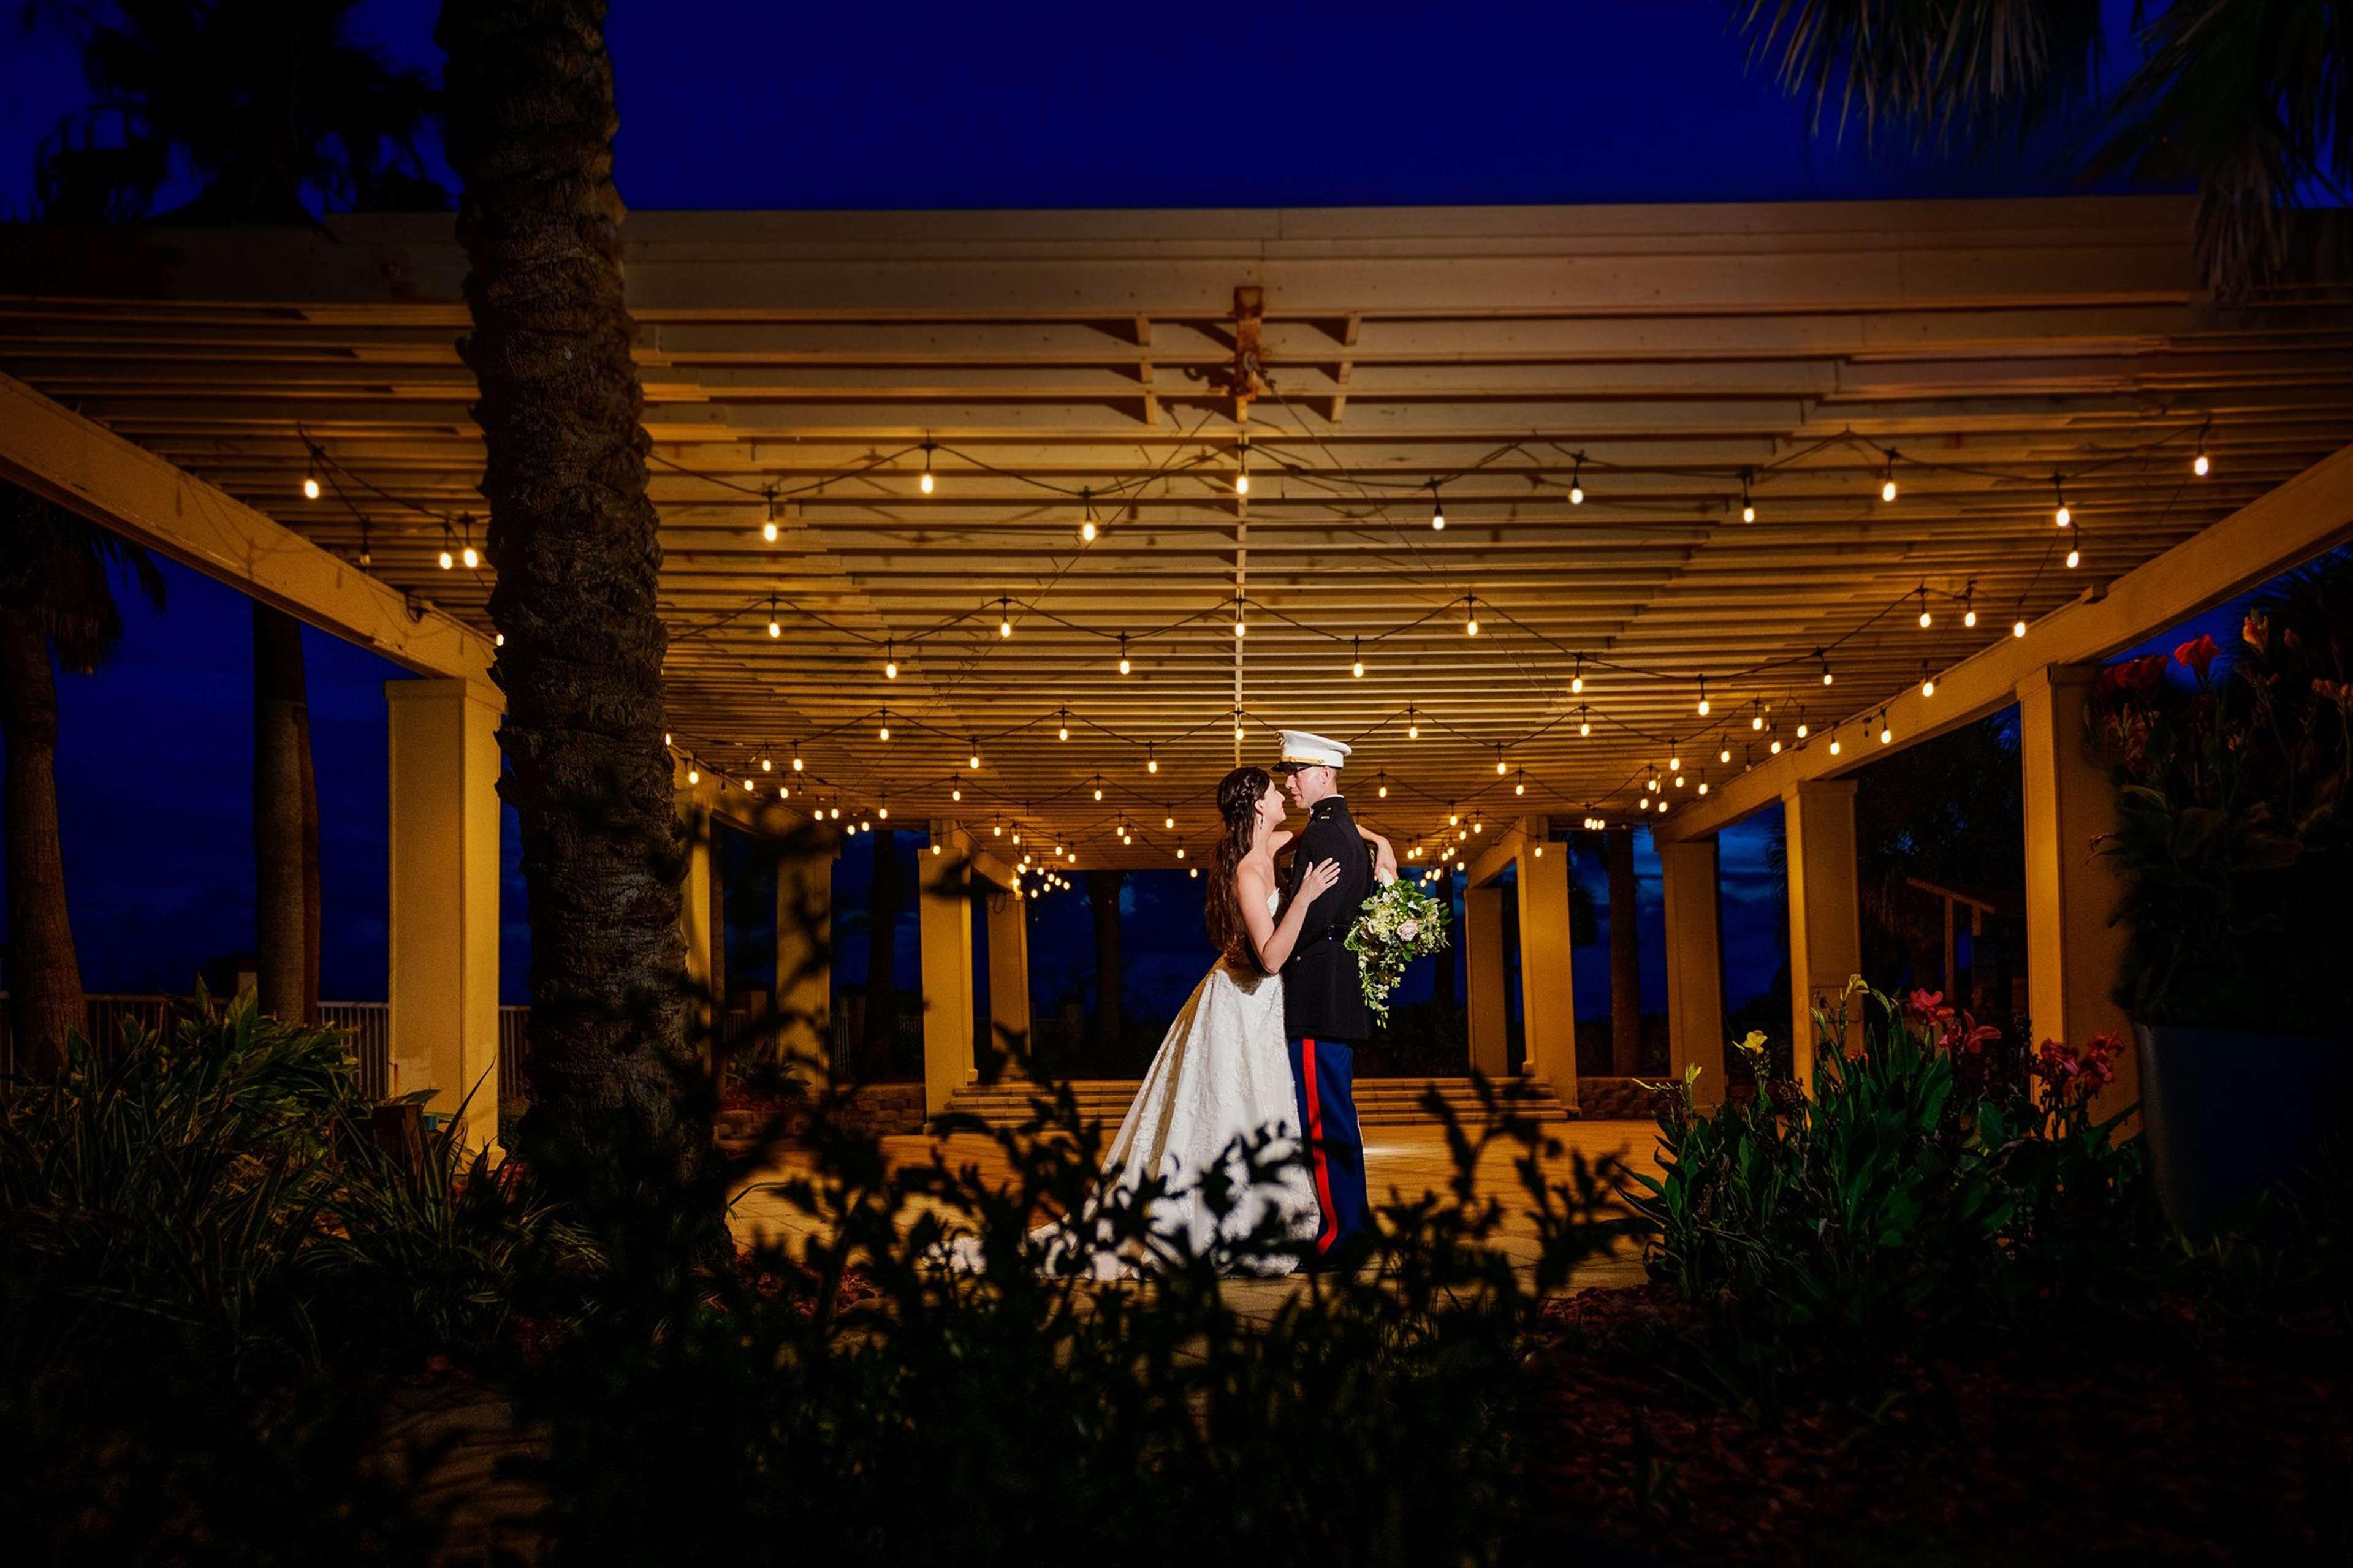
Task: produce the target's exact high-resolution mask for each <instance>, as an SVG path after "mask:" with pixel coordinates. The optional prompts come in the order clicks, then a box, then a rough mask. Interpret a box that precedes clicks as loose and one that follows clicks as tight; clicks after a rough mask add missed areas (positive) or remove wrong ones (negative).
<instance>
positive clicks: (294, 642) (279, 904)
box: [253, 604, 319, 1024]
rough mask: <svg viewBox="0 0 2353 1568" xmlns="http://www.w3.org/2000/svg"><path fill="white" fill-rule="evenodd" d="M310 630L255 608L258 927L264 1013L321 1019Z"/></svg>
mask: <svg viewBox="0 0 2353 1568" xmlns="http://www.w3.org/2000/svg"><path fill="white" fill-rule="evenodd" d="M315 789H316V785H315V783H314V782H313V780H312V776H311V706H310V701H309V699H308V696H307V694H306V692H305V688H304V681H303V674H302V627H301V623H300V622H298V621H296V620H295V619H294V617H293V616H290V615H287V614H286V613H285V612H283V611H281V610H273V609H271V608H270V607H269V605H261V604H257V605H254V606H253V924H254V947H255V949H256V954H255V963H254V970H255V983H256V988H257V989H258V990H259V993H260V1005H261V1010H262V1011H263V1012H264V1013H266V1014H269V1016H271V1017H274V1018H278V1019H280V1020H281V1021H283V1022H286V1023H301V1024H310V1023H315V1022H317V1021H318V1011H319V1007H318V1004H319V971H318V948H317V946H316V945H315V940H314V939H315V933H316V931H317V930H318V921H317V918H316V900H317V899H318V865H319V802H318V797H317V795H316V794H315V793H314V792H315Z"/></svg>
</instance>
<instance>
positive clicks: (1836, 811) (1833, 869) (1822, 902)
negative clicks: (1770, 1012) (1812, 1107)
mask: <svg viewBox="0 0 2353 1568" xmlns="http://www.w3.org/2000/svg"><path fill="white" fill-rule="evenodd" d="M1854 788H1855V786H1854V782H1853V781H1852V779H1811V780H1808V781H1807V782H1805V783H1802V784H1794V785H1792V786H1791V787H1790V788H1789V789H1788V792H1787V793H1786V794H1784V795H1782V796H1781V805H1782V809H1783V812H1784V814H1785V816H1786V822H1787V826H1788V862H1789V992H1790V996H1789V1005H1790V1013H1791V1018H1790V1041H1791V1049H1790V1060H1791V1061H1792V1063H1793V1064H1794V1067H1795V1070H1796V1073H1797V1078H1798V1081H1799V1082H1800V1083H1802V1084H1804V1085H1806V1086H1807V1087H1808V1088H1811V1087H1812V1086H1813V1081H1814V1022H1813V1013H1814V1010H1815V1009H1816V1008H1822V1009H1824V1010H1834V1009H1835V1008H1836V1007H1837V1005H1838V1000H1839V997H1840V996H1841V994H1843V993H1844V992H1845V990H1846V984H1847V982H1848V981H1849V980H1851V979H1852V978H1853V976H1854V974H1855V973H1856V971H1858V970H1859V969H1861V968H1862V903H1861V900H1859V899H1858V897H1857V895H1856V890H1855V874H1854ZM1861 1031H1862V1008H1861V1007H1860V1006H1856V1007H1851V1008H1850V1009H1849V1010H1848V1013H1847V1018H1846V1027H1845V1031H1844V1032H1845V1037H1846V1041H1847V1044H1848V1046H1849V1047H1850V1048H1852V1047H1855V1046H1857V1045H1859V1044H1860V1043H1861Z"/></svg>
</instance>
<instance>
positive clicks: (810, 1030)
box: [776, 828, 836, 1084]
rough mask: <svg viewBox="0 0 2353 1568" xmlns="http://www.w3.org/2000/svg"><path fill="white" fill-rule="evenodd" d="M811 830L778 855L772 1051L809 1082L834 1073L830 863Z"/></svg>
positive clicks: (831, 853)
mask: <svg viewBox="0 0 2353 1568" xmlns="http://www.w3.org/2000/svg"><path fill="white" fill-rule="evenodd" d="M823 837H824V836H823V835H822V834H821V833H819V832H818V830H817V829H815V828H808V829H805V830H803V831H801V832H798V833H796V834H794V835H793V836H792V837H790V838H788V839H787V840H786V841H785V842H784V843H782V844H780V845H779V846H778V847H777V855H776V1047H777V1049H778V1050H779V1051H781V1052H783V1053H784V1055H785V1057H786V1060H787V1061H790V1062H792V1063H795V1064H797V1065H796V1067H795V1068H794V1070H795V1071H797V1072H805V1073H806V1074H807V1076H808V1078H809V1079H811V1081H812V1082H814V1083H818V1084H823V1083H826V1082H828V1081H829V1080H830V1079H831V1078H832V1075H833V1054H832V1045H833V862H834V858H835V854H836V850H835V847H834V846H833V845H832V844H830V843H826V842H822V841H821V840H822V839H823Z"/></svg>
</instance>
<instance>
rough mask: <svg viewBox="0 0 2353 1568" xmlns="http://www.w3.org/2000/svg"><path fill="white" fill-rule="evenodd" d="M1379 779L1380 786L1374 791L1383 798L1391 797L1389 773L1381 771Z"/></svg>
mask: <svg viewBox="0 0 2353 1568" xmlns="http://www.w3.org/2000/svg"><path fill="white" fill-rule="evenodd" d="M1378 779H1379V784H1380V787H1379V788H1378V789H1377V790H1376V791H1375V792H1374V793H1375V794H1377V795H1379V796H1380V798H1381V799H1383V800H1387V799H1388V797H1389V775H1388V774H1387V773H1381V774H1379V775H1378Z"/></svg>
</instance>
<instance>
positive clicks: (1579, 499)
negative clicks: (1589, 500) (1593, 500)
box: [1568, 452, 1585, 506]
mask: <svg viewBox="0 0 2353 1568" xmlns="http://www.w3.org/2000/svg"><path fill="white" fill-rule="evenodd" d="M1568 504H1569V505H1571V506H1583V505H1584V504H1585V454H1584V453H1582V452H1579V453H1578V454H1577V463H1576V466H1575V467H1573V468H1570V469H1569V470H1568Z"/></svg>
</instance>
